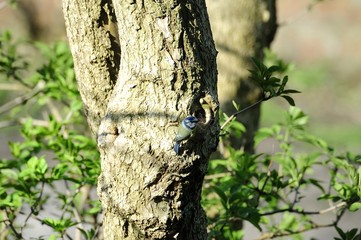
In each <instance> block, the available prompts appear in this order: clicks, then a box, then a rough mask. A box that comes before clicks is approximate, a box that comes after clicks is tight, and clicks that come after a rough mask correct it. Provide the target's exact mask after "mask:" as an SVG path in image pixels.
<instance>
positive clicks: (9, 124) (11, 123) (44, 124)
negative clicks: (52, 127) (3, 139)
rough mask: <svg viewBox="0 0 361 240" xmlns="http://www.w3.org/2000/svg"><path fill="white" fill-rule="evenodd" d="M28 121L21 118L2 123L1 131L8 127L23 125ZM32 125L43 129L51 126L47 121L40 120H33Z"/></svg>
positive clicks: (0, 124)
mask: <svg viewBox="0 0 361 240" xmlns="http://www.w3.org/2000/svg"><path fill="white" fill-rule="evenodd" d="M26 121H27V118H20V119H17V120H12V121H2V122H0V129H1V128H6V127H13V126H16V125H22V124H24V123H25V122H26ZM31 121H32V124H33V125H34V126H41V127H48V126H49V122H48V121H45V120H39V119H32V120H31Z"/></svg>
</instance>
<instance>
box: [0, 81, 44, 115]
mask: <svg viewBox="0 0 361 240" xmlns="http://www.w3.org/2000/svg"><path fill="white" fill-rule="evenodd" d="M44 88H45V81H39V82H38V84H37V85H36V86H35V88H34V89H33V90H31V91H30V92H28V93H26V94H24V95H23V96H20V97H17V98H15V99H14V100H12V101H10V102H7V103H5V104H4V105H2V106H1V107H0V115H1V114H4V113H6V112H8V111H10V110H11V109H13V108H14V107H16V106H18V105H20V104H24V103H26V102H27V101H28V100H29V99H31V98H32V97H34V96H35V95H37V94H38V93H40V92H41V91H42V90H43V89H44Z"/></svg>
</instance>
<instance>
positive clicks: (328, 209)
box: [260, 202, 347, 216]
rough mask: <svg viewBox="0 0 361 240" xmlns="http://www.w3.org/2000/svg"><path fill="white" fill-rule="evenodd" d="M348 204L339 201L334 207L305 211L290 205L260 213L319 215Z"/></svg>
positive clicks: (265, 214)
mask: <svg viewBox="0 0 361 240" xmlns="http://www.w3.org/2000/svg"><path fill="white" fill-rule="evenodd" d="M346 205H347V204H346V202H341V203H338V204H337V205H335V206H332V207H329V208H326V209H323V210H320V211H304V210H297V209H294V208H292V207H290V208H284V209H278V210H275V211H271V212H265V213H261V214H260V215H261V216H267V215H273V214H276V213H283V212H292V213H299V214H302V215H318V214H325V213H328V212H330V211H333V210H335V209H338V208H343V207H346Z"/></svg>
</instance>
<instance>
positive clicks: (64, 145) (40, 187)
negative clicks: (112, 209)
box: [0, 32, 100, 239]
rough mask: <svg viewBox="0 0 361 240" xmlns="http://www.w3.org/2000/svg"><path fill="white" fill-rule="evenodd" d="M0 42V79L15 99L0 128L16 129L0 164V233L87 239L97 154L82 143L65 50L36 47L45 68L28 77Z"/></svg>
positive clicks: (9, 46)
mask: <svg viewBox="0 0 361 240" xmlns="http://www.w3.org/2000/svg"><path fill="white" fill-rule="evenodd" d="M0 40H1V41H0V44H1V55H0V73H1V74H2V75H1V77H2V78H5V79H6V82H5V83H7V84H14V87H13V88H14V89H20V91H18V94H22V95H20V96H19V97H16V98H15V99H14V100H10V101H9V102H8V103H7V104H5V105H3V106H1V107H0V109H1V110H0V113H1V114H4V113H7V115H2V116H1V120H2V121H3V122H2V124H1V125H2V126H14V125H15V126H16V125H18V124H20V125H21V129H20V130H21V135H22V138H23V140H22V141H16V142H10V143H9V148H10V152H11V155H12V157H11V158H9V159H4V158H2V159H0V171H1V174H0V199H1V200H0V220H1V223H0V229H1V231H2V232H3V231H7V235H8V237H10V236H13V237H15V238H16V239H23V238H29V236H26V235H24V231H26V229H27V228H29V227H31V226H32V225H33V224H34V223H35V222H39V223H40V224H43V225H47V226H48V227H50V229H52V231H50V233H51V232H53V233H52V235H50V236H48V237H49V238H50V239H57V238H64V237H65V236H69V231H71V230H72V227H73V230H74V229H75V227H76V228H77V229H79V231H80V233H81V234H82V236H83V239H94V236H95V235H96V234H95V232H96V231H97V228H98V227H99V223H98V220H99V219H98V218H99V214H100V204H99V202H98V201H96V198H95V190H94V186H95V184H96V180H97V176H98V175H99V173H100V162H99V154H98V152H97V150H96V145H95V142H94V141H93V140H92V139H91V138H90V137H86V136H85V132H86V130H87V129H86V128H85V127H84V126H85V125H86V124H84V122H86V120H85V118H84V116H83V114H82V112H81V107H82V103H81V101H80V97H79V93H78V91H77V88H76V81H75V76H74V71H73V62H72V57H71V54H70V52H69V49H68V47H67V45H66V44H65V43H57V44H55V45H54V46H53V47H48V46H46V45H44V44H40V43H36V46H37V48H38V49H39V50H40V51H41V52H42V54H43V56H44V62H45V63H44V64H42V65H40V67H37V66H35V67H37V69H36V72H35V73H31V72H30V70H29V68H30V64H29V63H27V62H26V60H25V58H24V57H22V56H18V54H17V52H16V49H17V44H20V43H16V44H14V43H13V42H12V39H11V35H10V34H9V33H6V32H5V33H3V34H2V35H1V36H0ZM32 67H34V66H32ZM23 75H30V77H24V76H23ZM14 80H16V82H17V83H14ZM4 106H5V107H4ZM9 119H11V120H10V121H9ZM14 119H15V121H14ZM49 214H50V215H49ZM2 234H3V233H2ZM31 237H34V236H31ZM42 238H43V237H42V236H39V239H42Z"/></svg>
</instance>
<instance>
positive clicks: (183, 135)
mask: <svg viewBox="0 0 361 240" xmlns="http://www.w3.org/2000/svg"><path fill="white" fill-rule="evenodd" d="M197 122H198V119H197V118H196V117H193V116H189V117H186V118H185V119H183V121H182V123H181V124H179V127H178V132H177V135H176V136H175V138H174V141H175V144H174V151H175V152H176V154H178V153H179V147H180V144H181V142H182V141H184V140H186V139H188V138H189V137H190V136H191V135H192V132H193V130H194V129H195V128H196V125H197Z"/></svg>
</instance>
